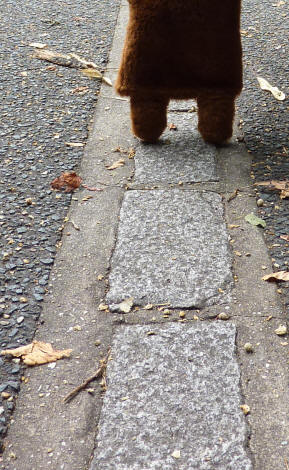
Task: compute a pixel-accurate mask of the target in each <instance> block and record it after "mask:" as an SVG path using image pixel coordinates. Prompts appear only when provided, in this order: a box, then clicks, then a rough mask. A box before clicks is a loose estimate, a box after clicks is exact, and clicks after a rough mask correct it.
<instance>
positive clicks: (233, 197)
mask: <svg viewBox="0 0 289 470" xmlns="http://www.w3.org/2000/svg"><path fill="white" fill-rule="evenodd" d="M238 192H239V189H235V191H234V192H233V193H232V194H231V195H230V196H229V197H228V199H227V202H230V201H232V200H233V199H235V197H237V196H238Z"/></svg>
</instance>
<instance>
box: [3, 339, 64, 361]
mask: <svg viewBox="0 0 289 470" xmlns="http://www.w3.org/2000/svg"><path fill="white" fill-rule="evenodd" d="M71 351H72V349H63V350H56V349H53V347H52V346H51V344H50V343H43V342H42V341H36V340H34V341H33V342H32V343H30V344H27V345H26V346H20V347H19V348H16V349H4V350H3V351H1V355H2V356H14V357H20V358H21V359H22V361H23V362H24V364H27V365H28V366H36V365H40V364H47V363H49V362H55V361H57V360H58V359H62V358H64V357H69V356H70V353H71Z"/></svg>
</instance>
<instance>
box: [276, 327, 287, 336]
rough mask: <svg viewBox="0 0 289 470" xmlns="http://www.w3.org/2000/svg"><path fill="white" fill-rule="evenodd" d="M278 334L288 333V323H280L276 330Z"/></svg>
mask: <svg viewBox="0 0 289 470" xmlns="http://www.w3.org/2000/svg"><path fill="white" fill-rule="evenodd" d="M275 333H276V335H278V336H284V335H286V333H287V326H286V325H280V326H278V328H277V329H276V330H275Z"/></svg>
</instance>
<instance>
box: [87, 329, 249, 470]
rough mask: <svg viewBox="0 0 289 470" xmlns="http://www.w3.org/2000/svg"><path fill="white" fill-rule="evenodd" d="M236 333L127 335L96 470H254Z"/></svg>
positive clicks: (117, 358) (114, 372)
mask: <svg viewBox="0 0 289 470" xmlns="http://www.w3.org/2000/svg"><path fill="white" fill-rule="evenodd" d="M151 330H153V332H152V331H151ZM152 333H154V334H152ZM235 334H236V331H235V326H234V325H232V324H224V323H218V324H214V325H212V324H209V323H202V324H197V323H195V324H191V325H188V324H186V325H185V324H177V323H171V324H167V325H166V326H160V325H158V326H156V325H154V326H153V327H152V326H151V325H147V326H126V327H123V328H121V329H120V330H119V332H118V333H117V335H116V337H115V339H114V342H113V346H112V351H111V355H112V360H111V361H110V362H109V365H108V370H107V384H108V388H107V392H106V394H105V398H104V404H103V408H102V414H101V418H100V423H99V434H98V438H97V449H96V452H95V457H94V461H93V463H92V467H91V470H115V469H117V470H175V469H178V470H225V469H226V470H252V465H251V462H250V460H249V458H248V456H247V454H246V450H245V444H246V425H245V420H244V416H243V414H242V412H241V410H240V404H241V403H242V402H241V396H240V391H239V380H240V372H239V368H238V364H237V360H236V356H235ZM173 453H174V455H175V457H174V456H172V454H173Z"/></svg>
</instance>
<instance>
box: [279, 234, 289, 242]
mask: <svg viewBox="0 0 289 470" xmlns="http://www.w3.org/2000/svg"><path fill="white" fill-rule="evenodd" d="M280 238H282V240H286V242H289V235H280Z"/></svg>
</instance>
